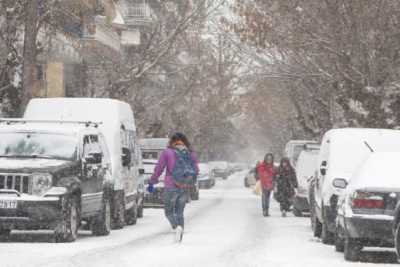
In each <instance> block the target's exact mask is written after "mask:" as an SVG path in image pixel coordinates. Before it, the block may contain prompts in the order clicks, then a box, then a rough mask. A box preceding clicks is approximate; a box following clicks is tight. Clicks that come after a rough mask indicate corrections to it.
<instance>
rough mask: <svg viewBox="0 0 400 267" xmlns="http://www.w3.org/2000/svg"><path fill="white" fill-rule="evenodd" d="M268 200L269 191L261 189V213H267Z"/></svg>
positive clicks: (269, 196)
mask: <svg viewBox="0 0 400 267" xmlns="http://www.w3.org/2000/svg"><path fill="white" fill-rule="evenodd" d="M270 199H271V190H268V189H264V188H263V189H262V197H261V203H262V209H263V212H266V213H268V211H269V202H270Z"/></svg>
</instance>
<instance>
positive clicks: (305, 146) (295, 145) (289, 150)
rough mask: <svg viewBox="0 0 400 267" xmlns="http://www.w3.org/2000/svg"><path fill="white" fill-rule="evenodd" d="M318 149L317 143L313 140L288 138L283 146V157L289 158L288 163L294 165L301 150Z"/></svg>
mask: <svg viewBox="0 0 400 267" xmlns="http://www.w3.org/2000/svg"><path fill="white" fill-rule="evenodd" d="M315 149H316V150H318V149H319V144H318V142H317V141H313V140H290V141H289V142H288V143H287V144H286V146H285V151H284V154H285V157H287V158H289V160H290V164H292V166H293V167H296V164H297V160H298V159H299V156H300V153H301V152H302V151H303V150H315Z"/></svg>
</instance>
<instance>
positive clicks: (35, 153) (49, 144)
mask: <svg viewBox="0 0 400 267" xmlns="http://www.w3.org/2000/svg"><path fill="white" fill-rule="evenodd" d="M0 140H1V143H0V157H12V158H51V159H63V160H73V159H75V158H76V157H77V143H78V142H77V138H76V137H75V136H73V135H62V134H55V133H31V132H29V133H27V132H13V133H0Z"/></svg>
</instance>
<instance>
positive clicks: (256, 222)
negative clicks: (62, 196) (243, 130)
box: [0, 173, 395, 267]
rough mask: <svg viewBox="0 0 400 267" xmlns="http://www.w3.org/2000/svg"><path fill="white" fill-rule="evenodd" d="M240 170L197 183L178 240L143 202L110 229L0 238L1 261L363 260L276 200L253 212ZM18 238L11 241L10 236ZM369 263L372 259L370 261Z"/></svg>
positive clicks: (83, 265) (310, 263)
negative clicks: (61, 237) (201, 186)
mask: <svg viewBox="0 0 400 267" xmlns="http://www.w3.org/2000/svg"><path fill="white" fill-rule="evenodd" d="M243 176H244V173H237V174H234V175H233V176H232V177H230V178H229V179H228V180H227V181H218V183H217V186H216V187H215V188H213V189H211V190H204V191H201V196H200V201H194V202H192V203H191V204H190V205H188V206H187V207H188V208H187V212H186V214H187V221H186V233H185V236H184V240H183V243H182V244H175V243H174V242H173V233H172V231H171V230H170V229H169V227H168V224H167V221H166V220H165V218H164V216H163V212H162V210H145V218H144V219H142V220H140V221H139V222H138V225H136V226H132V227H126V228H124V229H122V230H119V231H113V232H112V234H111V235H110V236H107V237H92V236H90V235H89V234H88V233H85V232H82V233H81V237H80V238H79V239H78V241H77V242H75V243H71V244H55V243H47V242H46V241H48V240H46V235H43V234H41V235H39V236H33V237H34V240H36V241H40V240H41V239H43V241H45V242H39V243H29V242H19V241H20V240H19V239H22V237H25V236H21V235H20V234H18V235H16V236H14V237H13V241H14V242H9V243H1V244H0V257H1V264H0V266H1V267H6V266H7V267H8V266H12V267H14V266H24V267H27V266H38V267H39V266H40V267H42V266H57V267H70V266H73V267H75V266H78V267H91V266H96V267H102V266H107V267H108V266H113V267H114V266H118V267H124V266H127V267H128V266H129V267H130V266H157V267H158V266H168V267H171V266H173V267H174V266H190V267H194V266H202V267H203V266H229V267H231V266H273V267H320V266H323V267H331V266H332V267H333V266H334V267H337V266H370V265H373V264H366V263H347V262H345V261H344V259H343V255H342V254H340V253H336V252H335V251H334V248H333V247H332V246H325V245H323V244H321V243H320V242H319V240H317V239H314V238H313V237H312V235H311V231H310V228H309V219H308V218H295V217H292V216H289V217H287V218H281V217H280V214H279V209H278V207H277V205H276V203H274V204H273V208H272V212H271V214H272V216H271V217H268V218H264V217H262V215H261V208H260V199H259V197H257V196H255V195H254V194H253V193H252V192H251V190H249V189H246V188H244V187H243ZM17 241H18V242H17ZM363 258H364V259H365V260H367V261H374V262H377V263H383V262H387V263H393V262H395V254H394V253H393V251H390V252H382V251H381V252H365V253H363ZM373 266H375V265H373Z"/></svg>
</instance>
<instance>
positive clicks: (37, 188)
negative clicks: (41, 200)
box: [32, 173, 53, 196]
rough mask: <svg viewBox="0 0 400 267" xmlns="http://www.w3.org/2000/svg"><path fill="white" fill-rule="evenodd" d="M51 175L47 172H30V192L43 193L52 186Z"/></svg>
mask: <svg viewBox="0 0 400 267" xmlns="http://www.w3.org/2000/svg"><path fill="white" fill-rule="evenodd" d="M52 182H53V177H52V176H51V174H49V173H34V174H32V194H33V195H35V196H42V195H44V194H45V193H46V192H47V191H48V190H49V189H50V188H51V187H52Z"/></svg>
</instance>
